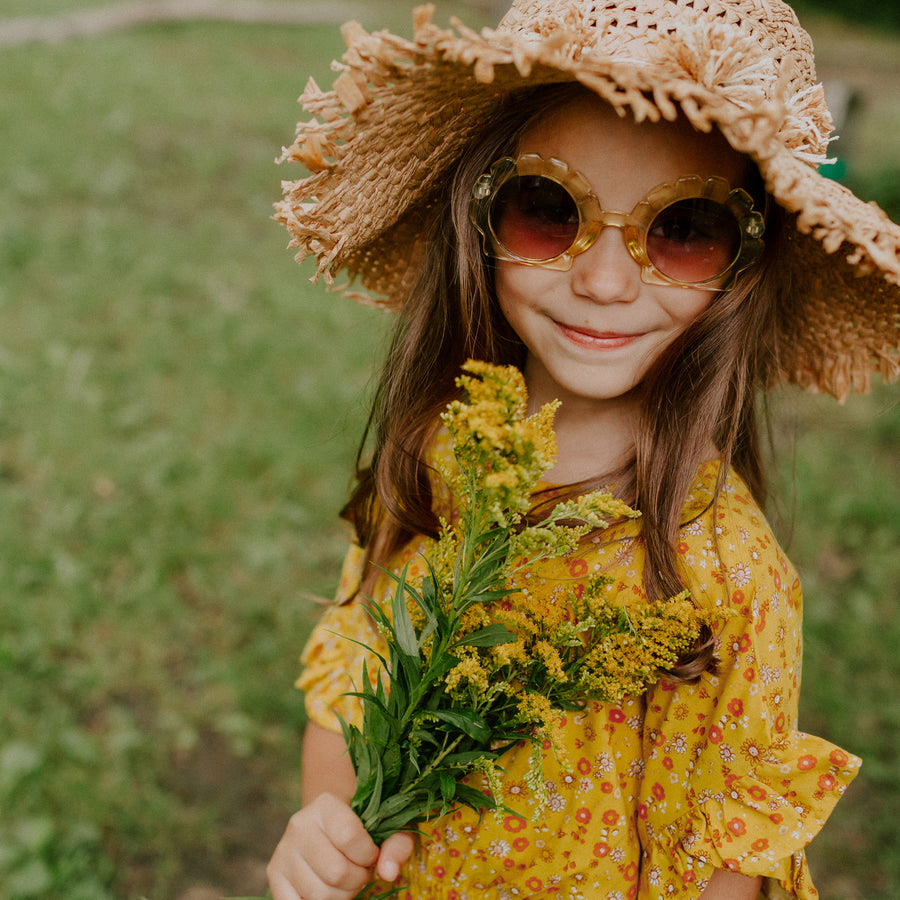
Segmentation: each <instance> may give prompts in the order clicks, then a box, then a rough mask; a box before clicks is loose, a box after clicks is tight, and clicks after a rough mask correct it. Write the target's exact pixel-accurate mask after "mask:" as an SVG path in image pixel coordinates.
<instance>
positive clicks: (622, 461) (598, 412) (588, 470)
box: [529, 391, 640, 484]
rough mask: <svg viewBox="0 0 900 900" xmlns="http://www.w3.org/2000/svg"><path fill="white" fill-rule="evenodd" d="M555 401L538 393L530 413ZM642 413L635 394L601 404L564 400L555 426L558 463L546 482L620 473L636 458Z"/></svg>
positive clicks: (556, 482)
mask: <svg viewBox="0 0 900 900" xmlns="http://www.w3.org/2000/svg"><path fill="white" fill-rule="evenodd" d="M552 399H554V398H552V397H550V398H542V397H540V392H539V391H538V393H537V395H536V396H531V397H530V399H529V412H530V413H531V412H536V411H537V409H538V408H539V407H540V406H541V405H543V404H544V403H547V402H549V400H552ZM639 411H640V400H639V397H638V396H637V393H636V392H631V393H629V394H626V395H624V396H621V397H616V398H614V399H611V400H602V401H587V400H582V399H580V398H562V399H561V404H560V406H559V408H558V409H557V411H556V418H555V420H554V423H553V429H554V431H555V432H556V444H557V454H556V464H555V465H554V466H553V468H552V469H550V470H549V471H548V472H547V474H546V476H545V478H546V480H547V481H549V482H551V483H554V484H576V483H578V482H580V481H586V480H589V479H591V480H592V479H595V478H598V477H600V478H602V477H603V476H605V475H611V474H612V473H614V472H618V471H621V469H622V468H623V467H624V466H626V465H627V464H628V463H629V462H630V460H631V459H632V457H633V456H634V451H635V440H636V435H637V421H638V416H639Z"/></svg>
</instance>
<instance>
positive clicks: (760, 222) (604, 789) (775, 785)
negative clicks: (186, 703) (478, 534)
mask: <svg viewBox="0 0 900 900" xmlns="http://www.w3.org/2000/svg"><path fill="white" fill-rule="evenodd" d="M430 13H431V10H430V9H427V8H426V9H423V10H420V11H418V13H417V20H416V34H415V39H414V40H413V41H405V40H402V39H400V38H397V37H395V36H393V35H390V34H387V33H378V34H374V35H368V34H366V33H364V32H363V31H362V30H361V29H360V28H359V27H358V26H356V25H351V26H347V27H346V29H345V37H346V39H347V42H348V47H349V49H348V52H347V54H346V56H345V61H344V64H342V65H340V66H339V68H340V69H341V74H340V76H339V77H338V79H337V81H336V82H335V86H334V91H332V92H329V93H322V92H321V91H319V90H318V88H317V87H316V86H315V84H313V83H310V85H309V87H308V88H307V91H306V93H305V94H304V97H303V98H302V99H303V102H304V104H305V107H306V108H307V109H308V110H309V111H310V112H312V113H313V114H315V115H316V116H317V118H316V119H313V120H312V121H310V122H307V123H304V124H302V125H301V126H300V127H299V129H298V135H297V140H296V142H295V144H294V145H293V147H292V148H291V149H290V150H288V151H286V157H287V158H290V159H294V160H298V161H300V162H302V163H303V164H304V166H306V167H307V168H308V169H309V170H310V171H311V172H312V173H313V174H312V176H311V177H309V178H307V179H305V180H303V181H299V182H296V183H293V184H288V185H286V195H285V199H284V201H283V202H282V203H281V204H280V206H279V217H280V218H281V220H282V221H283V222H284V223H285V224H286V225H287V227H288V228H289V229H290V231H291V233H292V235H293V238H294V246H297V247H299V248H300V255H301V256H305V255H308V254H311V253H312V254H315V255H316V256H317V257H318V260H319V271H320V272H321V273H323V274H324V276H325V277H326V279H328V280H329V281H330V279H331V276H332V274H333V273H335V272H337V271H339V270H347V272H348V273H349V274H350V275H351V276H359V277H360V278H361V280H362V282H363V285H364V287H365V288H367V289H368V291H369V292H370V294H369V297H368V299H369V300H370V302H376V303H381V304H383V305H385V306H388V307H391V308H393V309H396V310H398V311H399V318H398V321H397V325H396V330H395V334H394V339H393V343H392V345H391V348H390V351H389V354H388V357H387V360H386V363H385V366H384V370H383V373H382V377H381V381H380V384H379V388H378V392H377V396H376V400H375V404H374V408H373V411H372V415H371V420H370V426H369V429H370V432H371V434H372V435H373V437H374V441H373V444H374V446H373V452H372V455H371V459H370V460H369V462H368V463H367V464H366V465H363V466H361V467H360V470H359V473H358V482H357V487H356V489H355V491H354V493H353V495H352V497H351V499H350V502H349V503H348V505H347V507H346V510H345V516H346V518H348V519H349V521H350V522H352V524H353V525H354V527H355V530H356V537H357V543H356V545H354V547H353V548H352V549H351V551H350V554H349V556H348V559H347V562H346V564H345V568H344V573H343V577H342V581H341V586H340V589H339V592H338V597H337V602H336V604H335V605H334V606H333V607H330V608H329V609H328V611H327V612H326V614H325V616H324V617H323V619H322V621H321V623H320V624H319V626H318V627H317V629H316V630H315V632H314V633H313V635H312V637H311V639H310V642H309V644H308V645H307V648H306V650H305V652H304V663H305V670H304V672H303V675H302V677H301V680H300V685H301V687H303V688H304V690H305V691H306V703H307V709H308V713H309V720H310V721H309V726H308V729H307V732H306V736H305V741H304V756H303V800H304V806H303V808H302V809H301V811H300V812H298V813H297V814H296V815H295V816H294V817H293V818H292V819H291V822H290V824H289V825H288V828H287V831H286V832H285V835H284V837H283V839H282V841H281V842H280V843H279V845H278V847H277V849H276V851H275V854H274V856H273V858H272V861H271V863H270V867H269V880H270V885H271V889H272V894H273V896H274V898H275V900H297V898H303V900H325V898H334V900H346V898H351V897H353V896H354V895H355V894H356V892H357V891H359V890H360V889H361V888H362V887H363V886H364V885H365V884H366V883H367V882H368V881H370V880H371V879H372V878H373V877H374V876H377V877H379V878H381V879H384V880H385V881H388V882H390V881H393V880H394V879H396V878H397V877H398V876H399V877H400V879H401V882H400V883H401V884H403V885H405V890H406V894H405V896H407V897H422V898H437V900H454V898H458V900H463V898H473V897H476V896H479V897H485V898H507V897H526V896H533V897H542V896H549V895H551V894H559V895H561V896H565V897H573V898H576V897H583V898H590V900H594V898H626V897H628V898H634V897H638V898H641V900H650V898H654V900H656V898H663V897H665V898H671V897H677V898H697V897H702V898H704V900H715V898H728V900H742V898H748V900H751V898H756V897H768V898H775V897H799V898H812V897H815V896H817V893H816V890H815V888H814V887H813V885H812V883H811V881H810V876H809V872H808V869H807V865H806V860H805V856H804V851H803V848H804V847H805V845H806V844H807V843H808V842H809V841H810V840H811V839H812V838H813V836H814V835H815V834H816V833H817V832H818V830H819V829H820V828H821V826H822V824H823V823H824V821H825V819H826V818H827V816H828V815H829V813H830V811H831V809H832V808H833V806H834V804H835V803H836V801H837V800H838V798H839V797H840V795H841V794H842V792H843V791H844V789H845V787H846V785H847V784H848V783H849V782H850V780H851V779H852V778H853V776H854V775H855V773H856V771H857V769H858V766H859V760H857V759H856V758H854V757H853V756H851V755H850V754H848V753H846V752H844V751H843V750H840V749H838V748H837V747H834V746H833V745H831V744H828V743H827V742H825V741H823V740H821V739H819V738H816V737H812V736H810V735H806V734H803V733H801V732H799V731H798V730H797V694H798V689H799V681H800V655H801V632H800V629H801V595H800V588H799V584H798V581H797V577H796V574H795V572H794V570H793V568H792V567H791V565H790V563H789V562H788V560H787V559H786V558H785V556H784V554H783V553H782V551H781V549H780V548H779V546H778V544H777V543H776V541H775V539H774V537H773V535H772V532H771V530H770V529H769V526H768V525H767V523H766V520H765V518H764V516H763V514H762V512H761V507H762V505H763V503H764V500H765V480H764V476H763V472H762V465H761V460H760V454H759V450H758V432H757V425H756V419H755V401H756V398H757V394H758V392H759V390H760V389H761V388H765V387H768V386H769V385H772V384H775V383H777V382H790V383H795V384H799V385H803V386H804V387H807V388H810V389H813V390H819V391H828V392H830V393H832V394H833V395H835V396H836V397H838V398H839V399H843V398H844V397H845V396H846V395H847V394H849V393H850V392H852V391H853V390H865V389H866V388H867V387H868V385H869V381H870V378H871V374H872V373H873V372H877V373H880V375H881V376H882V378H884V379H886V380H888V379H889V380H892V379H894V378H896V376H897V374H898V370H900V365H898V347H900V316H898V309H900V304H898V299H900V288H898V284H900V261H898V260H900V256H898V248H900V229H898V228H897V226H895V225H894V224H892V223H891V222H889V221H888V220H887V218H886V217H885V216H884V215H883V214H882V213H881V212H880V211H879V210H878V209H877V208H876V207H874V206H872V205H867V204H863V203H862V202H860V201H859V200H857V199H856V198H855V197H853V195H852V194H850V193H849V192H847V191H846V190H845V189H843V188H841V187H840V186H838V185H836V184H834V183H833V182H830V181H828V180H826V179H824V178H823V177H821V176H820V175H819V174H818V173H817V171H816V165H817V164H818V163H820V162H821V161H823V159H824V151H825V146H826V141H827V136H828V132H829V129H830V117H829V114H828V111H827V109H826V107H825V104H824V99H823V93H822V89H821V86H820V85H818V84H817V83H816V82H815V77H814V71H813V62H812V49H811V46H810V43H809V39H808V37H807V35H806V34H805V32H804V31H802V29H801V28H800V26H799V25H798V23H797V21H796V18H795V17H794V14H793V13H792V12H791V10H790V9H789V8H788V7H787V6H786V5H784V4H783V3H781V2H780V0H703V2H698V0H631V2H628V3H624V2H623V3H613V2H608V3H607V2H602V0H518V2H516V3H515V4H514V5H513V8H512V10H511V11H510V12H509V14H508V15H507V16H506V18H505V19H504V21H503V23H501V25H500V27H499V28H498V29H497V30H495V31H485V32H484V33H483V34H482V35H477V34H474V33H472V32H470V31H468V30H466V29H465V28H463V27H462V26H461V25H458V26H457V28H458V31H457V32H449V31H444V30H441V29H439V28H437V27H436V26H434V25H432V24H431V21H430ZM470 357H471V358H477V359H482V360H486V361H489V362H494V363H503V364H515V365H517V366H519V367H520V368H521V369H522V371H523V372H524V374H525V378H526V382H527V386H528V389H529V395H530V400H529V402H530V404H531V405H532V407H533V409H536V408H537V407H538V406H540V405H541V404H543V403H545V402H547V401H550V400H554V399H558V400H560V401H561V406H560V408H559V410H558V413H557V417H556V422H555V428H556V432H557V440H558V448H559V452H558V457H557V460H556V464H555V468H553V469H552V470H551V471H550V472H549V473H548V474H547V481H548V484H547V485H546V486H545V487H546V488H547V490H548V493H544V494H539V495H538V496H536V498H535V503H536V507H537V509H538V512H539V509H540V507H541V504H542V503H544V504H546V503H547V502H554V501H555V500H556V499H558V498H559V497H561V496H569V495H576V494H578V493H581V492H583V491H585V490H588V489H590V488H593V487H598V486H607V485H612V486H613V487H614V489H615V491H616V492H617V494H618V495H619V496H621V497H622V498H623V499H625V500H626V501H628V502H629V503H631V504H632V505H633V506H635V507H636V508H637V509H639V510H640V512H641V517H640V519H638V520H628V521H623V522H617V523H614V524H613V525H612V526H610V527H609V528H608V529H606V530H605V531H603V532H602V533H597V534H593V535H590V536H589V537H588V538H586V539H585V540H584V541H583V543H582V546H581V548H580V549H579V551H578V552H577V553H575V554H573V555H572V556H570V557H567V558H564V559H556V560H551V561H548V562H545V563H543V564H540V565H537V566H534V567H533V570H532V571H528V572H526V574H525V575H524V576H523V577H522V579H521V582H520V583H519V584H518V585H517V586H518V587H519V588H520V590H521V595H520V596H521V598H522V600H521V602H526V603H529V604H533V605H534V606H535V608H537V609H540V608H541V605H542V604H555V603H559V602H562V601H561V600H560V598H561V597H563V596H565V591H563V590H561V588H569V587H572V586H573V585H575V586H577V585H578V584H579V583H583V582H584V581H585V580H586V579H587V578H588V577H589V576H590V575H593V574H595V573H598V572H600V573H606V574H608V575H610V576H612V578H613V579H614V582H615V584H616V585H617V589H618V590H620V591H622V592H623V602H627V603H631V604H637V603H642V602H646V601H647V600H659V599H666V598H668V597H670V596H672V595H674V594H677V593H678V592H679V591H681V590H682V589H683V588H685V587H686V588H687V589H688V590H689V591H690V594H691V597H692V599H693V602H694V603H696V604H697V605H698V606H701V607H717V608H720V609H721V610H722V611H723V617H722V622H723V624H722V625H721V628H720V629H719V630H718V632H717V633H716V634H714V635H712V636H711V637H710V639H709V640H706V641H703V642H700V643H699V644H698V646H697V647H696V648H695V650H694V652H693V653H691V654H690V656H689V657H687V658H683V659H682V660H680V661H679V664H678V665H677V666H676V667H675V668H674V669H673V670H672V671H671V672H670V673H668V674H666V675H665V677H663V678H662V679H661V680H660V681H659V682H658V683H657V684H656V685H654V686H653V687H651V688H650V690H649V691H648V692H647V693H646V694H645V695H643V696H634V697H632V696H629V697H626V698H625V699H624V700H622V701H621V702H620V703H615V704H603V703H589V704H588V705H587V706H586V708H585V709H584V710H583V712H580V713H577V714H572V715H569V716H567V717H566V718H565V719H564V720H563V721H562V735H563V743H564V748H565V751H566V754H567V756H568V759H569V760H570V762H571V766H570V767H565V766H563V765H561V764H560V763H559V762H558V761H557V758H556V756H555V755H554V753H552V752H550V751H547V752H545V754H544V759H543V766H544V769H543V772H544V778H545V780H546V783H545V788H546V794H547V797H548V802H547V808H546V810H545V811H544V813H543V814H542V815H541V816H539V817H530V808H532V807H533V806H534V804H535V799H534V796H533V794H532V792H531V791H530V790H529V788H528V786H527V785H526V779H525V775H526V773H527V771H528V757H529V754H530V748H528V747H525V748H524V749H522V748H518V747H517V748H513V749H512V750H509V751H508V752H507V753H506V754H505V755H504V756H503V757H502V759H501V765H502V768H503V778H502V791H503V796H502V798H501V800H502V802H504V803H505V804H506V805H507V806H509V807H510V808H512V809H515V810H517V811H520V812H522V813H523V816H524V817H517V816H512V815H509V816H505V817H500V818H499V819H496V818H495V817H494V816H492V815H479V814H478V813H477V812H475V811H472V810H470V809H468V808H461V809H454V810H453V811H451V812H450V813H449V814H447V815H445V816H444V817H443V818H440V819H437V820H434V821H430V822H427V823H425V824H424V825H423V826H421V830H422V831H423V832H424V834H425V835H427V837H416V838H415V840H414V839H413V838H412V837H411V836H410V835H406V834H398V835H395V836H394V837H392V838H389V839H388V840H387V841H385V842H384V844H383V845H382V846H381V847H380V848H379V847H377V846H376V845H375V844H374V843H373V842H372V840H371V839H370V838H369V836H368V835H367V834H366V832H365V830H364V829H363V827H362V824H361V823H360V821H359V820H358V819H357V818H356V816H355V815H354V814H353V813H352V812H351V811H350V808H349V806H348V799H349V797H350V796H351V794H352V792H353V787H354V776H353V771H352V768H351V766H350V763H349V760H348V758H347V756H346V754H344V745H343V739H342V737H341V733H340V731H339V728H338V724H337V719H336V717H335V716H334V711H335V710H336V711H338V712H340V713H341V715H343V716H344V717H345V718H347V719H348V720H352V721H359V719H360V709H359V704H358V701H355V700H353V699H352V698H347V697H345V696H342V695H343V694H344V693H345V692H347V691H351V690H354V688H355V684H356V682H357V680H358V678H359V677H360V674H361V672H362V662H363V659H364V658H365V657H366V651H365V650H363V649H362V648H361V646H360V643H357V642H361V643H362V644H366V645H369V646H370V647H373V648H376V649H380V647H381V646H382V645H381V643H380V641H381V638H380V636H379V635H378V634H377V632H376V631H375V629H374V628H373V626H372V623H371V620H370V618H369V616H368V614H367V612H366V609H365V605H364V603H363V602H361V600H360V598H361V597H363V596H368V597H372V598H374V600H375V601H376V602H383V601H385V600H386V598H388V597H389V596H390V594H391V592H392V585H391V582H390V580H389V579H388V578H387V576H385V575H382V574H379V573H380V572H381V569H382V567H384V568H387V569H389V570H391V569H392V570H395V571H396V570H399V569H400V568H401V567H402V566H403V565H404V564H406V563H410V565H411V569H412V572H413V574H415V572H416V571H419V572H421V562H420V561H419V560H420V558H421V554H423V553H426V552H427V549H428V544H429V540H430V539H431V538H433V537H434V536H435V534H436V533H437V529H438V517H439V516H442V515H443V516H447V515H449V513H450V511H451V508H452V502H453V501H452V497H450V496H449V494H448V491H447V488H446V486H445V485H444V484H443V483H442V481H441V478H440V477H439V475H438V474H437V473H436V468H435V462H436V460H437V461H440V460H445V459H446V458H447V455H448V452H449V451H448V447H447V437H446V434H445V433H444V432H443V431H442V430H441V428H440V427H439V422H438V415H439V413H440V412H441V411H442V410H443V408H444V407H445V405H446V404H447V402H448V401H449V400H451V399H452V398H453V397H454V396H455V391H456V389H455V387H454V378H455V377H456V376H457V374H458V373H459V369H460V366H461V364H462V363H463V362H464V361H465V360H466V359H467V358H470ZM533 409H532V410H530V411H533ZM548 497H550V498H552V499H549V500H548V499H547V498H548ZM410 577H412V576H410ZM338 635H340V637H339V636H338ZM346 638H350V639H352V640H347V639H346ZM371 658H372V657H371V656H370V657H369V659H371ZM474 783H475V784H476V786H479V787H480V786H481V784H480V783H479V782H478V779H477V778H476V779H474Z"/></svg>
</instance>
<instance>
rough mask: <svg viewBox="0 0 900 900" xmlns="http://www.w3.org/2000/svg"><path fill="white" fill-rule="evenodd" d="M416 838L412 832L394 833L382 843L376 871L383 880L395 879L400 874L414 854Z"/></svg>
mask: <svg viewBox="0 0 900 900" xmlns="http://www.w3.org/2000/svg"><path fill="white" fill-rule="evenodd" d="M414 846H415V838H414V837H413V836H412V835H411V834H406V833H405V832H402V831H400V832H398V833H397V834H392V835H391V836H390V837H389V838H388V839H387V840H386V841H385V842H384V843H383V844H382V845H381V852H380V853H379V855H378V865H377V866H376V867H375V871H376V873H377V875H378V877H379V878H381V879H382V880H383V881H394V880H396V878H397V876H398V875H399V874H400V867H401V866H402V865H403V863H405V862H406V861H407V860H408V859H409V857H410V856H411V855H412V852H413V847H414Z"/></svg>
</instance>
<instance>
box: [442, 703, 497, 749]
mask: <svg viewBox="0 0 900 900" xmlns="http://www.w3.org/2000/svg"><path fill="white" fill-rule="evenodd" d="M434 715H435V716H436V717H437V718H438V719H440V720H441V721H442V722H447V723H448V724H450V725H452V726H453V727H454V728H457V729H459V730H460V731H462V732H463V733H464V734H467V735H468V736H469V737H470V738H473V739H474V740H476V741H481V742H483V743H487V742H488V741H490V739H491V729H490V728H489V727H488V725H487V723H486V722H485V721H484V719H483V718H482V717H481V716H480V715H478V713H477V712H475V711H474V710H471V709H436V710H435V711H434Z"/></svg>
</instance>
